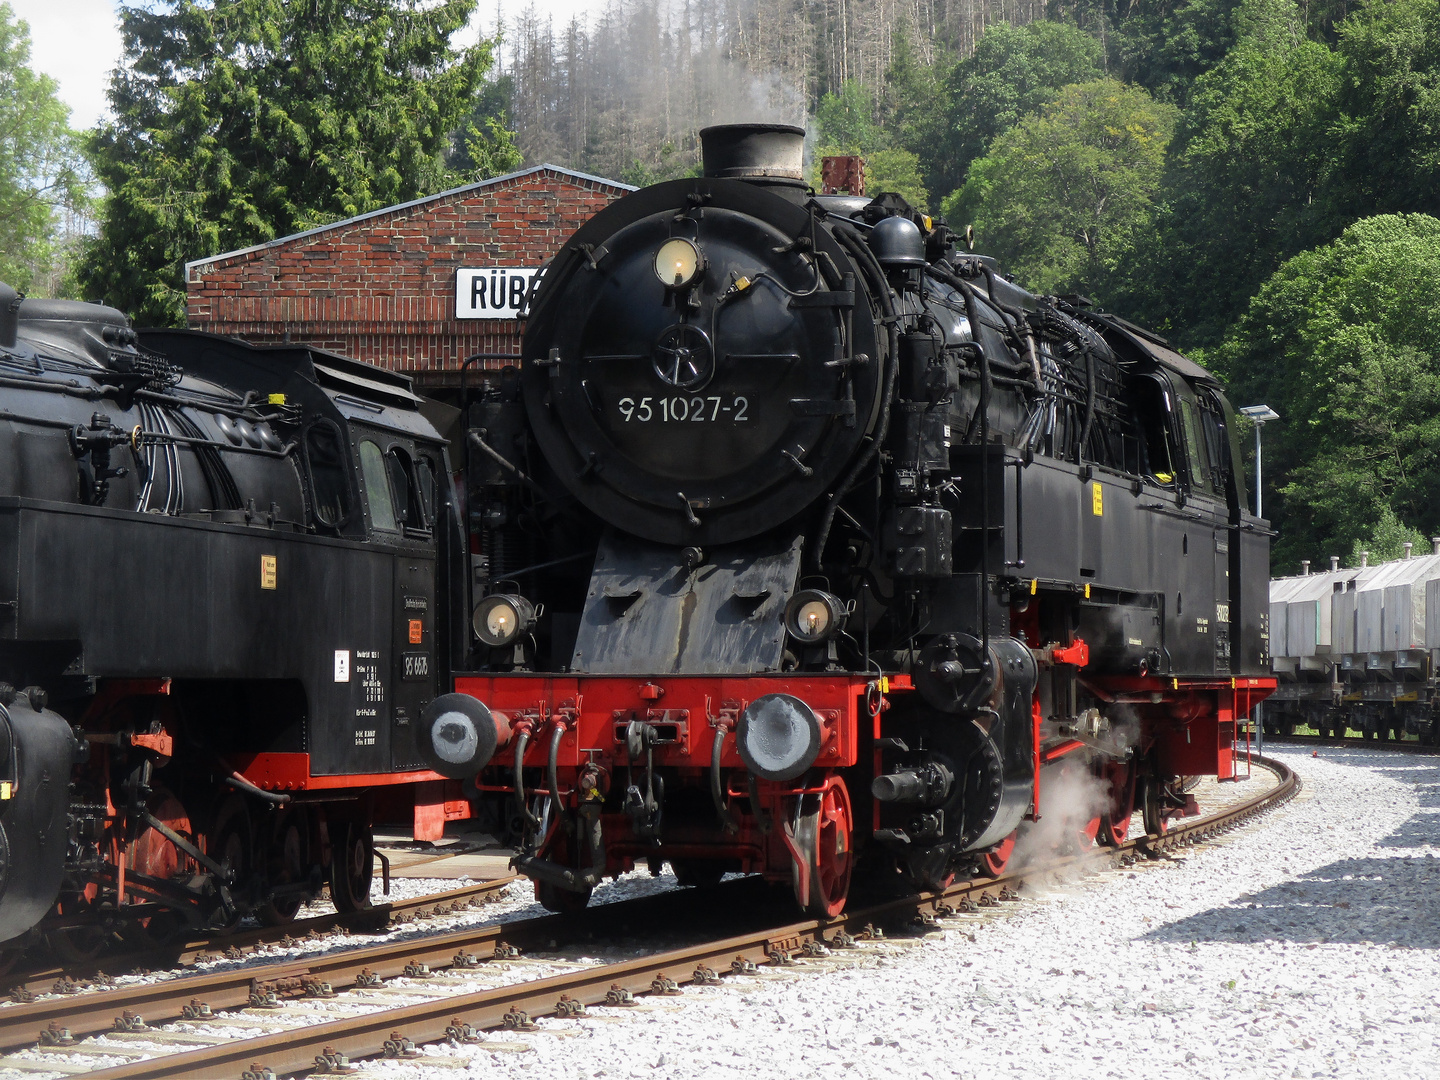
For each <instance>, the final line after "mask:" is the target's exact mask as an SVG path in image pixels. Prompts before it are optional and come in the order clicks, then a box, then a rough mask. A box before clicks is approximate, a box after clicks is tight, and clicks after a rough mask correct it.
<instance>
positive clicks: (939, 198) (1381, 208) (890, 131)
mask: <svg viewBox="0 0 1440 1080" xmlns="http://www.w3.org/2000/svg"><path fill="white" fill-rule="evenodd" d="M500 29H501V33H502V36H503V38H504V46H503V53H502V55H503V56H504V58H505V59H504V61H503V66H502V67H501V68H500V69H499V70H498V74H497V79H496V81H495V82H494V83H492V86H493V87H494V89H495V91H496V95H495V96H494V97H493V98H492V99H491V101H490V106H491V107H492V108H497V107H498V108H499V110H500V111H499V113H498V114H497V115H498V119H499V120H500V122H501V124H502V126H504V127H506V128H509V129H512V130H513V131H514V132H515V142H516V145H517V147H518V149H519V151H520V153H521V154H522V155H523V156H524V157H525V159H526V160H528V161H532V162H535V161H541V160H550V161H555V162H558V163H562V164H568V165H571V166H573V167H576V168H580V169H584V170H587V171H590V172H595V173H600V174H603V175H607V176H614V177H619V178H622V179H625V180H629V181H631V182H633V183H645V182H649V181H653V180H656V179H661V178H664V177H669V176H677V175H684V174H685V173H687V172H690V171H692V170H693V169H695V167H696V163H697V160H698V141H697V139H696V132H697V131H698V129H699V128H701V127H703V126H704V125H706V124H709V123H716V122H723V121H729V120H740V119H751V120H755V119H766V120H779V121H786V122H791V123H803V124H807V125H808V126H809V128H810V130H811V131H812V132H813V136H814V139H813V147H814V151H813V156H814V157H816V158H817V159H818V157H819V156H821V155H822V154H825V153H833V152H858V153H861V154H863V155H865V157H866V159H867V163H868V173H869V181H870V184H871V190H872V191H876V190H892V191H899V192H901V193H902V194H904V195H905V196H907V197H908V198H909V199H911V201H912V202H915V203H917V204H919V205H922V206H927V207H928V208H929V209H930V210H931V211H932V212H940V213H943V214H944V215H945V217H946V219H947V220H948V221H949V222H950V223H951V224H952V225H953V226H956V227H959V226H963V225H965V224H973V225H974V227H975V230H976V235H977V238H978V244H979V246H980V247H981V248H982V249H984V250H986V251H989V252H992V253H994V254H995V255H997V256H999V257H1000V258H1001V260H1002V262H1003V263H1004V265H1005V266H1006V267H1007V268H1008V269H1009V271H1010V272H1011V273H1012V274H1014V275H1015V276H1016V278H1017V279H1018V280H1020V281H1021V282H1022V283H1024V284H1025V285H1027V286H1029V287H1031V288H1033V289H1036V290H1040V291H1047V292H1056V293H1081V294H1082V295H1086V296H1089V297H1091V298H1093V299H1094V300H1095V301H1096V302H1097V303H1100V304H1103V305H1106V306H1109V307H1111V308H1113V309H1114V310H1117V311H1119V312H1122V313H1124V314H1126V315H1129V316H1131V317H1133V318H1136V319H1138V320H1140V321H1142V322H1145V323H1147V324H1149V325H1150V326H1153V327H1155V328H1156V329H1157V330H1159V331H1160V332H1161V333H1163V334H1166V335H1168V336H1169V337H1170V338H1171V339H1173V340H1174V341H1175V342H1176V343H1177V344H1178V345H1179V346H1180V347H1182V348H1184V349H1186V350H1188V351H1190V352H1191V353H1192V354H1194V355H1196V356H1197V357H1198V358H1200V359H1201V360H1203V361H1204V362H1206V363H1208V364H1210V365H1211V366H1212V367H1213V368H1214V369H1215V370H1217V371H1218V372H1219V373H1220V374H1222V375H1223V376H1225V377H1226V378H1228V379H1229V380H1230V381H1231V382H1232V384H1233V386H1234V391H1235V394H1236V397H1237V404H1251V403H1255V402H1262V401H1263V402H1265V403H1266V404H1269V405H1271V406H1273V407H1274V408H1275V409H1277V410H1278V411H1279V412H1280V414H1281V417H1282V419H1281V421H1280V422H1278V423H1273V424H1271V425H1270V426H1269V427H1268V428H1267V429H1266V432H1265V440H1266V452H1267V464H1268V465H1269V468H1268V469H1267V470H1266V474H1265V475H1266V492H1265V506H1266V510H1267V514H1268V515H1269V516H1270V517H1271V518H1272V519H1273V520H1274V521H1275V522H1276V524H1277V526H1278V527H1279V529H1280V536H1279V538H1278V540H1277V542H1276V544H1275V547H1274V551H1275V566H1276V567H1277V569H1278V570H1284V571H1286V572H1293V569H1294V567H1295V566H1296V564H1297V562H1298V560H1299V559H1300V558H1305V557H1308V558H1313V559H1315V560H1317V561H1320V560H1323V558H1324V557H1325V556H1327V555H1330V554H1338V555H1341V556H1342V557H1345V558H1347V559H1348V558H1351V557H1358V552H1359V551H1360V550H1362V549H1367V550H1371V551H1372V554H1373V555H1374V556H1375V557H1380V556H1389V555H1396V554H1398V553H1399V551H1400V545H1401V543H1402V542H1403V541H1404V540H1406V539H1412V540H1419V539H1420V537H1421V534H1422V533H1423V534H1426V535H1428V534H1430V533H1435V532H1440V498H1436V496H1437V495H1440V419H1437V417H1440V329H1437V328H1440V319H1437V318H1436V301H1437V299H1440V297H1437V296H1436V295H1435V294H1436V292H1437V291H1440V286H1437V284H1436V283H1437V282H1440V273H1437V269H1440V268H1437V267H1436V266H1434V265H1432V264H1433V263H1434V262H1435V261H1436V260H1437V259H1440V233H1437V230H1440V221H1436V220H1435V217H1434V216H1440V184H1437V183H1436V181H1435V177H1436V175H1437V165H1440V0H1370V2H1368V3H1364V2H1361V3H1353V2H1349V0H1329V2H1321V3H1311V2H1308V0H1129V2H1125V0H1057V2H1053V3H1049V4H1040V3H1033V2H1028V0H1018V2H994V0H880V2H877V3H856V2H853V0H818V2H816V0H808V2H807V0H687V2H683V3H681V2H675V3H671V2H668V0H615V2H614V3H612V4H611V6H610V7H608V8H607V9H606V10H605V12H604V14H603V15H601V16H600V17H599V18H598V19H596V20H593V21H592V22H591V23H589V24H588V25H581V24H578V23H577V24H570V25H566V26H557V25H554V24H553V23H551V22H550V21H548V20H547V19H546V18H545V17H544V16H543V14H541V9H540V8H539V7H534V8H531V9H529V11H527V12H526V13H525V14H524V15H523V16H522V17H520V18H519V19H518V20H516V21H515V22H513V23H512V24H509V25H505V26H503V27H501V28H500ZM1382 215H1383V216H1382ZM1391 215H1399V216H1391ZM1431 215H1433V216H1431ZM1239 399H1243V400H1239ZM1247 434H1248V433H1247ZM1246 444H1247V446H1248V445H1249V444H1250V440H1249V438H1248V437H1247V439H1246Z"/></svg>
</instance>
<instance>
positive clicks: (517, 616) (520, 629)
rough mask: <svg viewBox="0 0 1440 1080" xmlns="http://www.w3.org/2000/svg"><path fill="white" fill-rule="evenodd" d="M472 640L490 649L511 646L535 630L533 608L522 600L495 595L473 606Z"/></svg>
mask: <svg viewBox="0 0 1440 1080" xmlns="http://www.w3.org/2000/svg"><path fill="white" fill-rule="evenodd" d="M474 626H475V636H476V637H478V638H479V639H480V640H481V641H483V642H484V643H485V644H486V645H489V646H490V647H491V648H492V649H500V648H504V647H505V646H506V645H513V644H514V643H515V639H516V638H518V637H519V636H520V635H521V634H525V633H529V632H530V631H531V630H533V629H534V628H535V605H534V604H532V603H530V601H529V600H526V599H525V598H524V597H523V596H512V595H509V594H507V593H497V594H495V595H494V596H487V597H486V598H485V599H484V600H481V601H480V603H479V604H477V605H476V606H475V619H474Z"/></svg>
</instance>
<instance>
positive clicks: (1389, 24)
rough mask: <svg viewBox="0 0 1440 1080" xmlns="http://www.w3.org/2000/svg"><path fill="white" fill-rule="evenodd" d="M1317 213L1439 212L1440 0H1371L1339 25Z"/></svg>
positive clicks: (1343, 216) (1340, 217)
mask: <svg viewBox="0 0 1440 1080" xmlns="http://www.w3.org/2000/svg"><path fill="white" fill-rule="evenodd" d="M1336 52H1337V54H1338V56H1339V58H1340V60H1341V62H1342V63H1343V65H1344V78H1343V79H1342V80H1341V81H1340V82H1339V85H1338V87H1337V93H1336V95H1335V109H1336V114H1337V118H1336V122H1335V126H1334V138H1333V143H1334V145H1333V146H1332V148H1331V149H1332V160H1331V164H1330V167H1329V169H1328V170H1327V175H1326V183H1325V185H1324V190H1323V192H1322V195H1321V202H1322V209H1323V210H1324V212H1325V213H1326V214H1327V215H1328V217H1329V219H1330V220H1332V221H1335V222H1338V223H1341V224H1343V223H1345V222H1348V221H1352V220H1354V219H1355V218H1356V217H1360V216H1363V215H1365V214H1373V213H1376V212H1378V211H1386V210H1393V211H1421V212H1424V213H1428V214H1440V184H1437V183H1436V177H1437V175H1440V0H1370V2H1368V3H1366V4H1365V5H1364V6H1363V7H1360V8H1359V9H1358V10H1356V11H1355V12H1353V13H1352V14H1351V15H1350V17H1349V18H1347V19H1346V20H1345V21H1344V23H1342V24H1341V25H1340V27H1339V42H1338V44H1337V46H1336Z"/></svg>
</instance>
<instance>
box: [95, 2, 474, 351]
mask: <svg viewBox="0 0 1440 1080" xmlns="http://www.w3.org/2000/svg"><path fill="white" fill-rule="evenodd" d="M474 7H475V0H439V2H434V3H427V2H423V0H213V2H206V3H201V2H198V0H162V2H160V3H156V4H147V5H144V6H139V5H137V6H129V7H124V8H122V9H121V32H122V35H123V39H124V50H125V54H124V62H123V64H122V66H121V67H120V68H119V69H117V71H116V72H115V74H114V76H113V77H112V80H111V86H110V102H111V107H112V108H113V110H114V112H115V120H114V122H113V123H110V124H107V125H105V126H103V127H102V128H101V129H100V130H99V131H98V132H96V133H95V134H94V135H93V137H92V140H91V153H92V156H93V159H94V161H95V167H96V171H97V173H98V174H99V176H100V179H101V180H103V181H104V183H105V185H106V187H107V188H108V190H109V195H108V197H107V199H106V202H105V208H104V217H103V224H102V227H101V230H100V234H99V236H98V237H96V238H95V240H94V242H93V243H92V244H91V245H90V247H89V250H88V251H87V253H86V256H85V258H84V260H83V263H82V266H81V270H80V278H81V282H82V284H83V286H84V288H85V290H86V293H87V295H89V296H90V297H91V298H94V299H104V300H106V301H108V302H110V303H113V304H116V305H118V306H120V307H121V308H122V309H123V310H126V311H127V312H129V313H130V314H132V315H133V316H134V317H135V318H136V319H137V320H138V321H140V322H142V323H153V324H162V325H164V324H178V323H180V322H182V321H183V317H184V295H185V294H184V282H183V280H182V276H181V275H182V267H183V264H184V263H185V262H186V261H187V260H191V259H195V258H199V257H202V256H205V255H211V254H214V253H216V252H220V251H226V250H231V249H235V248H240V247H244V246H246V245H248V244H254V243H261V242H264V241H268V240H271V239H274V238H275V237H278V236H282V235H285V234H287V233H291V232H295V231H298V230H302V229H305V228H309V227H313V226H315V225H319V224H323V223H324V222H327V221H333V220H337V219H340V218H344V217H348V216H351V215H354V214H359V213H364V212H366V211H368V210H373V209H377V208H379V207H382V206H386V205H389V204H392V203H396V202H401V201H403V200H405V199H410V198H414V197H416V196H418V195H421V194H425V193H428V192H433V191H436V190H440V189H442V188H443V187H445V186H446V183H447V182H448V181H449V180H451V179H452V177H451V176H450V175H449V174H447V172H446V169H445V161H444V155H445V151H446V149H447V148H448V147H449V146H450V145H451V141H452V134H453V132H454V131H455V129H456V127H457V125H458V124H459V122H460V120H461V119H462V118H463V117H464V116H465V114H466V112H467V111H468V109H469V108H470V106H471V103H472V99H473V95H474V91H475V89H476V87H477V84H478V83H479V80H480V79H481V77H482V76H483V74H484V73H485V71H486V69H487V68H488V67H489V65H490V59H491V43H489V42H482V43H481V44H480V45H479V46H476V47H473V48H470V49H465V50H457V49H455V48H454V47H452V45H451V43H450V39H451V36H452V35H453V34H454V33H455V32H456V31H457V30H459V29H461V28H462V27H463V26H464V25H465V24H466V22H467V21H468V20H469V18H470V15H471V13H472V12H473V10H474Z"/></svg>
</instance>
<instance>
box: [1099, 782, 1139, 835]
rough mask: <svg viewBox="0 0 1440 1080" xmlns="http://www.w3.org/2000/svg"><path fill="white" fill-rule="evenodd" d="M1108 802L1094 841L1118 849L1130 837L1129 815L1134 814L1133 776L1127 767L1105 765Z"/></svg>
mask: <svg viewBox="0 0 1440 1080" xmlns="http://www.w3.org/2000/svg"><path fill="white" fill-rule="evenodd" d="M1104 776H1105V778H1106V780H1107V781H1108V782H1109V788H1110V802H1109V805H1108V806H1106V808H1105V811H1104V813H1102V814H1101V815H1100V832H1099V834H1098V835H1097V837H1096V839H1098V840H1099V841H1100V843H1102V844H1104V845H1105V846H1106V847H1119V846H1120V845H1121V844H1123V843H1124V842H1125V839H1126V837H1128V836H1129V835H1130V815H1131V814H1133V813H1134V812H1135V774H1134V772H1133V771H1132V769H1131V768H1130V766H1129V765H1107V766H1105V767H1104Z"/></svg>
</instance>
